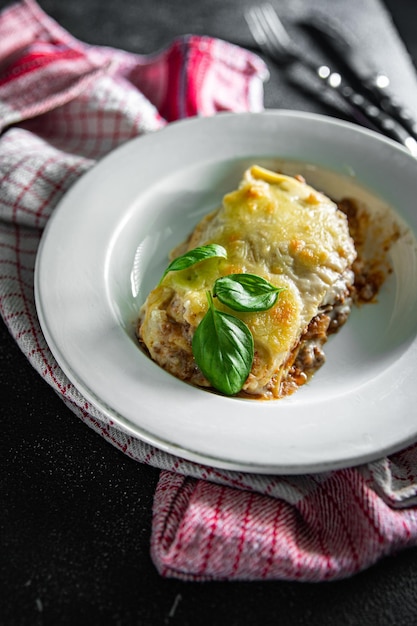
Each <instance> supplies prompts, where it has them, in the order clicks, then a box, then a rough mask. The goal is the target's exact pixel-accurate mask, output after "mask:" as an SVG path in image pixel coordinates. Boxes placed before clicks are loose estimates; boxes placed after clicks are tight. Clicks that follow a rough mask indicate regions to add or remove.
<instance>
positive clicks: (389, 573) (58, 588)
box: [0, 0, 417, 626]
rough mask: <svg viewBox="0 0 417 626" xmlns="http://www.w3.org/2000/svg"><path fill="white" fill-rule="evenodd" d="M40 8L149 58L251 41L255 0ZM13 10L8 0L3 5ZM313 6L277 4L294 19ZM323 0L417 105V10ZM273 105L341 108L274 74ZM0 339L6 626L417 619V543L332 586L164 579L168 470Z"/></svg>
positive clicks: (0, 616)
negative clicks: (154, 522) (191, 36)
mask: <svg viewBox="0 0 417 626" xmlns="http://www.w3.org/2000/svg"><path fill="white" fill-rule="evenodd" d="M39 3H40V5H41V6H42V7H43V9H44V10H45V11H46V12H48V13H49V14H50V15H51V16H52V17H54V18H55V19H56V20H57V21H59V22H60V23H61V24H62V26H64V27H65V28H67V29H68V30H69V31H70V32H71V33H72V34H74V35H75V36H77V37H78V38H80V39H83V40H84V41H88V42H90V43H95V44H104V45H113V46H117V47H120V48H125V49H128V50H133V51H135V52H139V53H147V52H152V51H154V50H156V49H157V48H159V47H161V46H163V45H165V44H166V43H167V42H168V41H169V40H170V39H172V38H173V37H174V36H176V35H179V34H182V33H187V32H196V33H205V34H209V35H214V36H218V37H221V38H224V39H230V40H233V41H236V42H238V43H241V44H242V45H249V43H250V38H249V35H248V33H247V30H246V27H245V24H244V22H243V19H242V17H241V14H242V11H241V9H242V8H243V7H244V6H245V5H249V2H247V1H243V0H242V1H239V0H234V1H233V0H213V1H212V2H200V1H198V0H183V2H175V1H174V0H171V1H170V0H163V1H160V0H119V2H113V1H111V0H71V2H62V0H40V2H39ZM6 4H7V3H6V2H4V1H0V8H2V7H4V6H5V5H6ZM309 4H310V3H308V1H307V0H286V1H283V0H282V1H281V2H278V1H277V2H276V5H277V6H281V5H282V7H284V8H285V9H286V10H287V12H288V13H289V14H292V15H297V13H298V12H301V13H302V12H303V11H305V10H306V8H307V7H308V5H309ZM314 6H315V7H316V6H320V8H324V9H327V10H331V11H334V12H335V13H336V14H338V15H339V17H340V16H341V17H343V18H344V19H345V20H346V21H347V22H348V23H350V25H351V26H352V27H353V28H354V29H355V30H356V32H357V33H358V36H359V38H360V39H361V41H362V45H363V48H364V53H366V54H369V55H371V56H373V57H374V59H378V60H380V61H381V63H383V64H384V66H385V67H386V68H387V69H388V71H389V72H390V73H391V74H392V75H393V79H394V80H393V82H394V86H395V89H396V91H397V93H399V94H400V95H401V97H402V98H404V99H405V100H407V102H408V104H409V106H411V107H414V109H415V110H416V111H417V80H416V79H415V77H414V67H413V65H412V62H411V61H410V60H409V59H408V58H407V56H406V48H405V46H406V47H407V48H408V51H409V53H410V54H411V56H412V57H413V58H414V60H417V40H414V38H413V37H414V31H415V24H416V23H417V4H416V3H414V2H412V0H389V2H388V0H387V2H386V3H385V5H382V4H381V5H380V6H379V5H378V2H377V0H373V1H372V2H369V1H368V0H365V2H364V1H363V0H361V1H359V0H350V1H349V2H345V0H319V1H318V2H317V3H316V2H315V3H314ZM310 7H311V4H310ZM387 9H388V11H390V13H388V12H387ZM390 15H392V18H393V20H394V23H395V25H396V27H397V29H398V31H399V33H400V36H399V35H398V34H397V31H395V30H394V29H393V28H392V23H391V18H390ZM403 41H404V42H405V46H404V44H403V43H402V42H403ZM0 46H1V42H0ZM265 104H266V106H267V107H284V108H294V109H297V108H298V109H303V110H311V111H319V112H323V113H329V114H331V115H340V116H343V112H342V111H339V112H338V111H337V110H335V109H334V107H333V105H332V104H330V105H325V104H323V103H319V102H316V101H314V100H313V99H312V98H311V95H308V94H303V93H301V92H300V91H299V90H298V89H296V88H295V87H294V86H293V85H292V84H291V83H290V82H289V81H287V80H286V79H285V78H284V77H283V76H282V74H281V73H279V72H278V71H276V70H274V69H272V73H271V81H270V82H269V83H268V84H267V85H266V92H265ZM0 342H1V343H0V385H1V409H0V420H1V436H0V542H1V547H0V624H1V625H2V626H14V625H26V624H27V625H30V626H37V625H41V624H42V625H43V624H45V625H49V624H51V625H64V624H65V625H67V624H70V625H71V624H80V625H82V624H94V625H95V624H114V625H119V624H120V625H130V624H132V625H136V624H137V625H139V624H143V625H148V624H149V625H153V624H180V625H183V626H185V625H194V624H200V623H207V624H213V625H217V624H228V625H230V626H232V625H236V626H240V625H246V624H251V625H252V624H266V625H267V624H280V625H281V626H284V625H287V624H288V625H293V624H297V625H307V624H308V625H309V626H312V625H313V626H314V625H316V624H317V625H318V624H320V625H321V626H327V625H328V626H335V625H336V626H338V625H348V624H349V625H353V626H358V625H361V626H366V625H369V626H374V625H378V626H384V625H387V626H388V625H390V626H391V625H398V626H399V625H402V624H404V625H405V624H407V625H410V624H415V623H417V549H409V550H406V551H404V552H401V553H399V554H397V555H395V556H391V557H388V558H385V559H384V560H382V561H380V562H379V563H378V564H377V565H375V566H374V567H372V568H370V569H369V570H367V571H365V572H363V573H361V574H359V575H357V576H355V577H353V578H351V579H348V580H344V581H338V582H332V583H322V584H303V583H301V584H300V583H292V582H285V581H276V582H262V583H261V582H233V583H228V582H206V583H190V582H182V581H178V580H173V579H171V580H169V579H162V578H161V577H159V575H158V574H157V572H156V571H155V569H154V566H153V564H152V562H151V560H150V557H149V538H150V528H151V507H152V498H153V492H154V489H155V486H156V483H157V480H158V474H159V472H158V470H156V469H154V468H151V467H147V466H143V465H140V464H138V463H135V462H134V461H132V460H130V459H129V458H127V457H126V456H124V455H123V454H122V453H121V452H119V451H118V450H116V449H115V448H113V447H112V446H110V445H109V444H108V443H106V442H105V441H104V440H103V439H101V438H100V437H99V436H98V435H97V434H95V433H94V432H93V431H91V430H90V429H89V428H87V427H86V426H85V425H84V424H82V423H81V422H80V421H79V420H78V419H77V418H76V417H75V416H74V415H73V414H72V413H71V412H70V411H69V409H67V408H66V407H65V406H64V404H63V403H62V402H61V400H60V399H59V398H58V396H57V395H56V394H55V393H54V391H53V390H52V389H51V388H50V387H48V386H47V384H46V383H45V382H44V381H43V380H42V379H41V378H40V377H39V376H38V374H37V373H36V372H35V371H34V370H33V369H32V368H31V366H30V365H29V363H28V362H27V361H26V359H25V357H24V356H23V355H22V354H21V352H20V350H19V348H18V347H17V346H16V344H15V342H14V340H13V339H12V338H11V336H10V335H9V333H8V331H7V329H6V327H5V325H4V324H3V323H0Z"/></svg>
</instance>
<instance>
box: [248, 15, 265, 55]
mask: <svg viewBox="0 0 417 626" xmlns="http://www.w3.org/2000/svg"><path fill="white" fill-rule="evenodd" d="M245 19H246V22H247V24H248V26H249V30H250V31H251V33H252V36H253V38H254V39H255V41H256V43H257V44H258V46H259V47H260V48H264V47H265V46H266V45H267V38H266V36H265V32H264V28H263V26H262V24H261V22H260V20H259V10H258V8H257V7H252V8H251V9H249V10H248V11H246V12H245Z"/></svg>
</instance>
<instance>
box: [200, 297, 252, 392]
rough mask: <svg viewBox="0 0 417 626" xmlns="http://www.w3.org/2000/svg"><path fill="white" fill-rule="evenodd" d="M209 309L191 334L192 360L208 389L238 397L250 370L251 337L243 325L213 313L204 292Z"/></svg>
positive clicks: (236, 320)
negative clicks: (209, 387) (237, 394)
mask: <svg viewBox="0 0 417 626" xmlns="http://www.w3.org/2000/svg"><path fill="white" fill-rule="evenodd" d="M207 299H208V301H209V309H208V311H207V313H206V315H205V316H204V317H203V319H202V320H201V322H200V324H199V325H198V326H197V329H196V331H195V333H194V337H193V342H192V349H193V354H194V358H195V360H196V363H197V365H198V367H199V368H200V370H201V371H202V372H203V374H204V376H205V377H206V378H207V380H208V381H209V382H210V383H211V385H212V386H213V387H214V388H215V389H217V390H218V391H221V392H222V393H224V394H226V395H230V396H231V395H234V394H236V393H238V392H239V391H240V390H241V389H242V387H243V385H244V383H245V381H246V379H247V377H248V375H249V372H250V371H251V368H252V362H253V355H254V345H253V337H252V333H251V332H250V330H249V328H248V327H247V326H246V324H245V323H244V322H242V321H241V320H240V319H238V318H237V317H235V316H233V315H230V314H229V313H223V312H222V311H218V310H217V309H215V307H214V304H213V298H212V295H211V293H210V292H207Z"/></svg>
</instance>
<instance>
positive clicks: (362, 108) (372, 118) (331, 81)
mask: <svg viewBox="0 0 417 626" xmlns="http://www.w3.org/2000/svg"><path fill="white" fill-rule="evenodd" d="M310 69H312V70H313V71H315V73H316V75H317V76H318V77H319V78H320V80H321V81H323V82H324V83H325V84H326V86H327V87H329V88H331V89H333V90H334V91H335V92H337V93H338V94H339V95H340V96H341V97H342V99H343V100H344V101H345V102H346V103H347V104H348V105H349V107H350V108H351V110H352V111H353V113H354V114H355V117H357V118H359V120H358V121H360V123H362V124H363V121H364V119H365V121H366V122H367V123H368V125H369V126H370V127H371V128H373V129H376V130H379V131H380V132H382V133H383V134H384V135H386V136H388V137H391V138H392V139H395V140H396V141H398V142H400V143H402V144H403V145H404V146H406V147H407V149H408V150H409V151H410V152H411V153H412V154H413V155H414V156H417V141H416V140H415V138H414V137H412V136H411V135H410V133H409V132H408V130H406V129H405V128H404V127H403V126H402V125H401V124H400V123H399V122H398V121H397V120H396V119H394V118H393V117H391V115H389V114H388V113H387V112H385V111H384V110H382V108H381V107H378V106H377V105H375V104H374V103H373V102H372V101H371V100H369V99H368V98H367V97H366V96H364V95H363V94H361V93H359V92H357V91H355V89H353V88H352V87H351V85H350V84H349V83H347V82H346V81H345V80H344V79H343V77H342V76H341V75H340V74H339V72H334V71H332V70H331V69H330V68H329V67H328V66H327V65H320V66H318V67H313V66H312V65H310Z"/></svg>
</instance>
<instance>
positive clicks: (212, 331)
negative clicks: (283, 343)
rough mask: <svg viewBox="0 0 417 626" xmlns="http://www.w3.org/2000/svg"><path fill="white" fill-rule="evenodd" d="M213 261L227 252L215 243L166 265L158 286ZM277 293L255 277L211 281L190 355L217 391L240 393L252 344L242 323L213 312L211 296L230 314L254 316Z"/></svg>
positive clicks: (270, 304)
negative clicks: (169, 276)
mask: <svg viewBox="0 0 417 626" xmlns="http://www.w3.org/2000/svg"><path fill="white" fill-rule="evenodd" d="M213 257H220V258H225V259H226V258H227V251H226V250H225V248H224V247H223V246H221V245H219V244H215V243H212V244H207V245H205V246H199V247H198V248H194V249H193V250H189V251H188V252H186V253H185V254H183V255H181V256H179V257H177V258H176V259H174V260H173V261H172V262H171V263H170V264H169V265H168V267H167V269H166V270H165V272H164V274H163V276H162V278H161V280H160V283H161V282H162V281H163V280H164V278H165V276H166V275H167V274H168V272H173V271H179V270H183V269H186V268H188V267H191V266H192V265H195V264H196V263H200V262H201V261H204V260H205V259H210V258H213ZM281 291H282V288H281V287H275V286H274V285H272V284H271V283H269V282H268V281H267V280H265V279H264V278H262V277H261V276H257V275H256V274H229V275H227V276H222V277H220V278H218V279H217V280H216V281H215V283H214V286H213V294H212V293H211V291H207V292H206V295H207V300H208V304H209V306H208V310H207V313H206V314H205V316H204V317H203V319H202V320H201V322H200V324H199V325H198V326H197V328H196V330H195V332H194V336H193V339H192V351H193V355H194V358H195V361H196V363H197V365H198V367H199V368H200V370H201V372H202V373H203V375H204V376H205V377H206V378H207V380H208V381H209V382H210V384H211V385H212V386H213V387H214V388H215V389H217V390H218V391H220V392H222V393H224V394H226V395H235V394H236V393H238V392H239V391H240V390H241V389H242V387H243V385H244V384H245V381H246V379H247V377H248V376H249V373H250V371H251V369H252V363H253V358H254V341H253V336H252V333H251V331H250V329H249V327H248V326H247V325H246V324H245V322H243V321H242V320H241V319H239V318H238V317H236V316H235V315H231V314H230V313H226V312H224V311H219V310H218V309H216V307H215V306H214V301H213V296H215V297H217V298H218V299H219V301H220V302H222V304H224V305H226V306H228V307H229V308H230V309H232V310H234V311H241V312H245V311H246V312H248V311H249V312H250V311H253V312H256V311H267V310H268V309H270V308H271V307H273V306H274V304H275V303H276V301H277V298H278V296H279V293H280V292H281Z"/></svg>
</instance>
